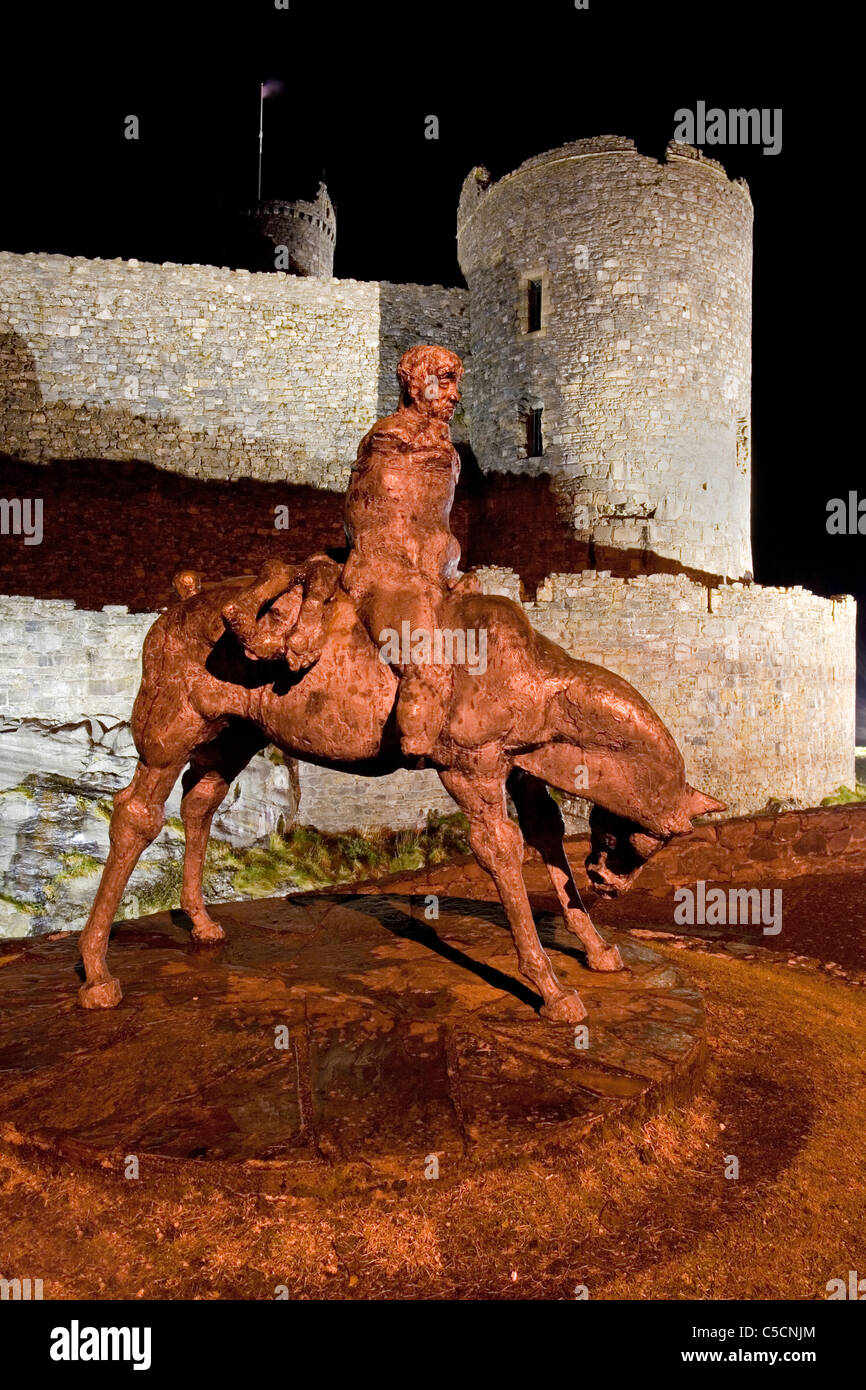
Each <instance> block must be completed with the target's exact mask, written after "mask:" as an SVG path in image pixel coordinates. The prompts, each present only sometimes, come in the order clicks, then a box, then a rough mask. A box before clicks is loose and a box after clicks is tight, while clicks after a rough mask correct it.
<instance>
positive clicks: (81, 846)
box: [0, 568, 855, 934]
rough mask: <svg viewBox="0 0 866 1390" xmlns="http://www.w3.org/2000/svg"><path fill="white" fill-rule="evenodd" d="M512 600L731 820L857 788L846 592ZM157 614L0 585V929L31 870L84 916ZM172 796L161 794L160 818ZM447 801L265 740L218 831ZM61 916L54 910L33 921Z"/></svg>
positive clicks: (671, 585)
mask: <svg viewBox="0 0 866 1390" xmlns="http://www.w3.org/2000/svg"><path fill="white" fill-rule="evenodd" d="M479 574H480V577H481V579H482V582H483V585H484V588H485V590H486V591H487V592H488V593H501V594H504V595H506V596H507V597H510V598H513V599H517V598H518V594H519V579H518V576H517V575H516V573H515V572H514V571H513V570H507V569H497V568H486V569H482V570H480V571H479ZM526 611H527V613H528V615H529V618H530V620H531V621H532V623H533V624H534V626H535V627H536V628H537V629H538V630H539V631H540V632H542V633H544V634H545V635H546V636H548V637H550V638H552V639H553V640H554V641H556V642H558V643H560V645H562V646H563V647H565V648H566V650H568V651H570V652H571V653H572V655H574V656H578V657H580V658H582V659H583V660H588V661H594V662H598V663H599V664H601V665H604V666H606V667H608V668H609V669H611V670H613V671H616V672H618V673H619V674H620V675H622V676H624V677H625V678H626V679H627V680H629V681H631V682H632V683H633V684H634V685H635V686H636V688H637V689H638V690H640V692H641V693H642V694H643V695H644V696H645V697H646V698H647V699H648V700H649V701H650V703H651V704H652V705H653V706H654V707H655V709H656V710H657V711H658V713H659V714H660V716H661V717H662V719H664V721H665V723H666V724H667V725H668V726H669V728H670V729H671V731H672V733H673V734H674V737H675V738H676V740H677V742H678V744H679V745H680V747H681V749H682V751H683V754H684V756H685V759H686V765H687V769H688V774H689V778H690V780H691V781H692V782H693V783H694V784H695V785H697V786H699V787H700V788H701V789H702V790H705V791H707V792H709V793H710V794H711V795H714V796H717V797H719V798H720V799H722V800H724V801H725V802H726V803H727V804H728V807H729V811H730V814H732V815H736V814H742V813H744V812H749V811H752V812H754V811H756V810H760V809H763V808H764V807H765V805H766V803H767V802H768V801H769V800H770V799H772V798H776V799H779V800H781V801H782V802H783V803H784V802H794V803H796V804H799V805H800V806H814V805H816V804H817V803H818V802H819V801H820V800H821V798H822V797H824V796H826V795H828V793H830V792H832V791H835V790H836V788H837V787H839V786H840V785H842V784H846V785H848V786H853V779H854V694H853V692H854V678H853V672H854V652H855V646H854V621H855V604H854V601H853V600H852V599H820V598H816V597H815V596H814V595H812V594H809V593H807V592H805V591H804V590H802V589H764V588H759V587H758V586H755V585H746V586H744V585H741V584H731V585H723V586H721V587H717V588H714V589H713V588H708V587H706V586H705V585H701V584H698V583H695V582H693V581H691V580H689V579H687V578H685V577H684V576H671V575H662V574H655V575H643V576H639V577H636V578H634V579H630V580H623V579H617V578H613V577H611V576H610V575H609V574H606V573H596V572H592V571H588V572H586V573H583V574H577V575H576V574H566V575H551V576H549V578H548V579H547V580H545V581H544V583H543V584H542V585H541V586H540V588H539V590H538V595H537V599H536V601H535V602H532V603H527V604H526ZM154 616H155V615H154V614H147V613H138V614H130V613H127V612H126V610H125V609H124V608H121V607H110V608H105V609H103V610H102V611H100V612H90V611H83V610H81V609H77V608H75V607H74V605H73V604H72V603H71V601H69V600H35V599H29V598H0V871H2V874H3V879H4V886H3V889H2V892H0V919H2V920H0V934H3V933H4V932H5V933H7V934H21V933H22V932H23V931H24V930H25V929H26V930H31V929H32V928H33V926H34V922H35V923H36V925H37V928H39V926H40V924H41V923H42V918H39V919H38V921H37V920H36V918H35V917H34V911H35V909H34V908H33V906H32V904H33V901H34V891H35V887H36V885H37V882H44V881H49V882H50V883H51V884H52V885H53V888H52V891H53V892H55V893H56V894H60V895H62V898H58V899H57V901H58V903H60V902H61V900H62V904H63V912H64V913H65V914H66V915H65V916H64V917H63V920H64V921H65V922H66V923H67V924H70V923H73V924H74V923H77V924H78V925H81V922H82V920H83V917H82V915H81V914H82V912H83V911H84V908H85V906H86V903H85V902H84V898H86V897H87V894H89V893H91V892H92V888H93V882H92V876H93V873H94V871H95V867H96V864H97V862H101V861H102V860H103V859H104V854H105V850H106V848H107V839H106V835H107V814H108V810H109V809H110V808H109V798H110V797H111V795H113V793H114V792H115V791H116V790H118V788H120V787H121V786H124V785H125V784H126V783H127V782H128V781H129V778H130V777H131V775H132V771H133V768H134V765H135V753H134V749H133V747H132V744H131V739H130V736H129V728H128V719H129V715H130V712H131V708H132V702H133V699H134V696H135V691H136V689H137V686H138V681H139V676H140V652H141V644H142V640H143V638H144V635H145V633H146V631H147V629H148V627H149V626H150V623H151V622H152V621H153V619H154ZM178 797H179V793H178V791H177V789H176V790H175V793H174V796H173V798H172V800H171V801H170V802H169V807H168V810H169V815H170V817H176V815H177V812H178V809H179V801H178ZM452 809H453V803H452V802H451V800H450V798H449V797H448V796H447V795H446V793H445V792H444V790H443V788H442V786H441V783H440V782H439V779H438V777H437V775H436V773H435V772H434V771H432V770H430V769H425V770H424V771H422V772H415V773H411V774H410V773H397V774H394V775H392V776H390V777H382V778H361V777H355V776H352V775H350V774H347V773H338V772H333V771H331V770H329V769H325V768H318V767H315V766H313V765H310V764H300V765H299V768H298V776H297V778H296V777H295V775H294V773H293V771H292V768H291V766H288V767H287V766H286V764H284V763H283V762H282V760H281V759H280V758H278V757H277V758H276V759H275V758H274V757H273V756H272V755H269V754H267V753H265V754H260V755H259V756H258V757H257V758H256V759H254V760H253V762H252V763H251V764H250V767H249V768H248V769H247V771H246V772H245V773H244V774H243V776H242V778H241V779H239V782H238V784H237V791H236V792H234V791H233V793H232V794H231V798H230V799H229V800H227V803H226V806H225V808H224V809H223V810H222V812H221V814H220V816H219V817H218V820H217V822H216V833H217V834H218V835H219V836H220V837H221V838H223V839H224V840H226V841H228V842H229V843H230V844H233V845H241V846H249V845H252V844H256V843H258V842H260V841H261V840H263V839H266V837H267V835H268V834H269V833H270V832H272V831H273V830H275V829H276V828H277V827H278V825H279V824H280V822H281V821H282V823H283V824H285V825H287V824H290V823H291V822H293V821H295V820H296V821H298V822H300V823H301V824H307V825H309V824H312V825H314V826H315V827H316V828H317V829H319V830H323V831H339V830H349V829H355V828H357V829H364V828H365V827H382V826H384V827H388V828H391V829H401V828H409V827H412V828H416V827H418V826H420V825H422V824H423V822H424V820H425V817H426V813H427V811H428V810H439V811H444V812H447V811H449V810H452ZM585 810H586V803H584V802H582V801H579V800H575V801H574V802H572V803H570V804H568V805H567V806H566V811H567V813H568V824H569V828H570V829H572V830H574V829H576V828H578V827H579V825H580V823H581V817H582V816H583V814H584V813H585ZM834 847H835V846H834ZM181 854H182V840H181V837H180V834H179V830H178V827H177V825H176V824H175V825H171V824H169V825H168V826H167V827H166V830H164V831H163V833H162V835H161V836H160V838H159V839H158V840H157V842H156V843H155V844H154V845H153V846H152V847H151V848H150V850H149V851H148V853H147V855H146V857H145V862H144V864H143V867H142V869H141V870H140V871H139V875H138V877H137V878H136V879H135V880H134V882H133V885H132V891H133V892H134V893H139V892H141V891H143V889H142V885H144V888H145V889H146V888H147V885H148V883H149V882H150V880H151V879H152V878H153V877H154V875H156V876H159V875H160V874H162V875H163V876H164V874H165V872H166V871H168V872H169V873H170V874H175V876H176V874H177V872H178V867H179V863H180V857H181ZM82 864H83V865H85V866H86V867H87V870H88V871H87V872H86V873H85V872H83V871H82V872H78V869H79V868H80V866H81V865H82ZM76 892H78V893H79V894H81V895H84V896H83V897H82V901H81V902H80V903H79V902H78V900H77V899H76V898H75V893H76ZM231 895H232V894H231V888H230V887H229V888H227V889H226V896H231ZM4 904H5V906H4ZM22 904H24V906H22ZM76 914H78V915H76ZM43 915H44V914H43ZM56 920H58V919H57V917H56V914H55V915H50V914H49V915H48V916H46V917H45V922H44V924H42V926H41V929H44V930H47V929H49V928H50V925H51V922H52V921H56Z"/></svg>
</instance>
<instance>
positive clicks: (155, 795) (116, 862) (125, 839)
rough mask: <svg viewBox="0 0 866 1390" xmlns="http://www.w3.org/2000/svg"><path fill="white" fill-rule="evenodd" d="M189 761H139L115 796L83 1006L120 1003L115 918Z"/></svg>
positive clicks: (85, 946) (85, 956)
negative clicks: (112, 957)
mask: <svg viewBox="0 0 866 1390" xmlns="http://www.w3.org/2000/svg"><path fill="white" fill-rule="evenodd" d="M185 762H186V756H184V757H183V759H182V760H181V761H175V762H172V763H169V764H167V765H166V766H164V767H150V766H148V765H147V764H146V763H145V762H143V761H141V762H139V764H138V767H137V768H136V769H135V773H134V774H133V778H132V781H131V782H130V784H129V786H128V787H124V789H123V791H120V792H118V793H117V795H116V796H115V798H114V810H113V812H112V815H111V824H110V826H109V831H108V834H109V840H110V845H111V847H110V849H109V852H108V858H107V860H106V861H105V868H104V869H103V871H102V878H101V879H100V881H99V888H98V889H97V891H96V898H95V899H94V903H93V907H92V908H91V910H90V916H89V917H88V919H87V922H86V923H85V926H84V931H83V932H82V934H81V959H82V961H83V962H84V970H85V977H86V978H85V983H84V984H83V985H82V986H81V989H80V990H79V991H78V1002H79V1004H80V1005H81V1006H82V1008H85V1009H113V1008H114V1007H115V1006H116V1005H117V1004H119V1003H120V1000H121V997H122V996H121V990H120V984H119V983H118V981H117V980H116V979H114V977H113V976H112V975H110V974H109V973H108V967H107V966H106V963H105V957H106V952H107V950H108V937H109V933H110V931H111V924H112V922H113V921H114V914H115V913H116V911H117V909H118V907H119V906H120V900H121V898H122V897H123V892H124V889H125V888H126V885H127V883H128V882H129V876H130V874H131V873H132V871H133V869H134V868H135V866H136V864H137V863H138V861H139V858H140V857H141V854H142V852H143V851H144V850H145V849H146V848H147V846H148V845H149V844H150V843H151V842H152V841H153V840H155V839H156V837H157V835H158V834H159V832H160V830H161V829H162V827H163V825H164V823H165V803H166V800H167V799H168V794H169V792H170V791H171V789H172V787H173V786H174V784H175V782H176V781H177V779H178V776H179V775H180V772H181V769H182V768H183V765H184V763H185Z"/></svg>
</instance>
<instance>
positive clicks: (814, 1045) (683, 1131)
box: [0, 950, 866, 1300]
mask: <svg viewBox="0 0 866 1390" xmlns="http://www.w3.org/2000/svg"><path fill="white" fill-rule="evenodd" d="M668 954H669V955H670V956H671V958H672V959H676V961H677V965H678V966H679V967H680V968H681V969H684V970H685V971H686V973H688V974H690V975H691V976H692V977H693V978H694V979H695V980H697V982H698V983H699V984H700V986H701V987H702V989H703V990H704V992H705V998H706V1001H707V1006H708V1018H709V1036H710V1047H711V1058H712V1061H711V1065H710V1069H709V1072H708V1075H707V1078H706V1081H705V1083H704V1085H703V1087H702V1090H701V1092H700V1094H699V1095H698V1096H697V1097H696V1098H695V1099H694V1100H693V1101H692V1102H691V1103H690V1104H689V1105H686V1106H682V1107H680V1108H678V1109H675V1110H672V1111H670V1112H668V1113H667V1114H666V1115H662V1116H659V1117H656V1118H654V1119H652V1120H650V1121H648V1122H647V1123H645V1124H644V1125H643V1126H642V1127H640V1128H631V1129H629V1128H623V1129H621V1130H619V1131H615V1132H613V1133H609V1134H608V1135H607V1137H605V1138H604V1139H602V1140H598V1141H596V1142H595V1143H593V1144H587V1145H586V1146H585V1147H584V1148H582V1149H581V1150H580V1151H579V1152H576V1153H575V1154H574V1156H573V1161H572V1162H570V1163H567V1164H560V1165H559V1166H554V1165H543V1164H541V1163H539V1162H538V1161H522V1160H521V1158H520V1156H519V1145H518V1143H517V1142H515V1146H514V1152H513V1153H511V1154H509V1155H508V1161H507V1163H506V1164H505V1166H503V1168H502V1169H501V1170H498V1171H495V1172H486V1173H478V1174H474V1175H469V1176H467V1177H464V1178H463V1179H462V1180H459V1181H454V1180H453V1179H452V1180H449V1177H448V1174H447V1172H443V1173H442V1176H441V1178H440V1180H439V1181H431V1182H425V1181H423V1179H421V1178H420V1173H421V1171H422V1167H423V1141H422V1145H421V1148H420V1149H419V1163H418V1169H417V1172H411V1173H407V1174H406V1179H407V1181H406V1182H404V1183H402V1184H401V1186H402V1190H399V1191H397V1190H394V1189H393V1188H389V1189H387V1190H385V1189H379V1190H377V1191H375V1192H374V1193H373V1194H372V1195H369V1196H366V1197H364V1196H362V1197H358V1196H351V1195H345V1194H342V1193H341V1191H340V1190H339V1189H338V1188H335V1190H334V1192H333V1193H332V1195H331V1196H330V1198H329V1199H328V1200H323V1199H321V1198H313V1197H295V1196H286V1197H282V1198H273V1197H272V1198H269V1199H266V1198H263V1197H256V1196H249V1197H246V1196H237V1195H234V1194H232V1193H231V1192H227V1191H224V1190H220V1191H217V1192H214V1191H209V1190H205V1189H204V1188H203V1187H202V1186H201V1185H199V1184H197V1183H195V1182H186V1183H185V1184H183V1183H181V1184H180V1185H179V1186H178V1188H176V1189H173V1190H172V1191H171V1192H162V1191H160V1190H157V1189H155V1188H154V1187H152V1186H148V1188H147V1189H145V1187H144V1185H142V1187H141V1188H140V1189H139V1188H138V1187H137V1186H136V1184H133V1183H124V1182H123V1181H122V1180H121V1179H119V1178H114V1179H112V1178H110V1177H106V1176H104V1175H99V1174H97V1173H91V1172H87V1171H84V1170H82V1171H76V1170H75V1169H74V1168H70V1167H69V1166H68V1165H64V1167H63V1168H62V1170H60V1171H58V1172H53V1173H52V1174H51V1175H50V1177H47V1176H46V1174H45V1173H43V1172H41V1171H39V1170H38V1169H37V1168H36V1167H34V1166H33V1165H32V1163H28V1162H26V1161H24V1159H23V1157H22V1156H21V1155H20V1154H19V1153H18V1152H16V1150H15V1148H14V1147H12V1146H9V1145H7V1146H6V1148H5V1149H2V1150H0V1198H2V1202H3V1209H4V1216H5V1233H4V1251H3V1259H4V1265H5V1268H4V1271H3V1272H4V1273H5V1274H7V1275H8V1274H9V1272H10V1271H17V1270H27V1271H33V1272H34V1273H35V1272H39V1273H40V1274H41V1273H43V1272H44V1275H45V1278H46V1284H45V1296H46V1297H51V1298H56V1297H61V1298H74V1297H81V1298H92V1297H132V1298H134V1297H142V1298H144V1297H155V1298H172V1297H174V1298H177V1297H184V1298H190V1297H202V1298H208V1299H218V1298H233V1297H241V1298H264V1299H270V1298H273V1297H274V1296H275V1290H276V1289H277V1288H278V1287H279V1286H284V1287H285V1288H286V1289H287V1291H288V1294H289V1297H291V1298H339V1299H347V1298H348V1299H352V1298H362V1299H366V1298H394V1299H406V1298H410V1299H411V1298H420V1299H451V1298H460V1299H481V1298H492V1299H510V1298H517V1299H523V1298H535V1299H572V1298H573V1297H574V1290H575V1288H576V1287H577V1286H578V1285H585V1286H586V1287H587V1289H588V1290H589V1296H590V1298H592V1299H622V1298H639V1299H684V1298H698V1299H739V1298H743V1299H755V1298H782V1299H805V1300H809V1299H823V1298H826V1297H827V1291H826V1285H827V1281H828V1280H830V1279H833V1278H840V1277H841V1278H846V1277H847V1271H848V1270H849V1269H856V1270H861V1271H862V1270H863V1269H866V1235H864V1231H863V1222H862V1203H863V1189H864V1156H863V1151H862V1143H861V1140H860V1136H861V1135H862V1134H863V1132H864V1128H866V1085H864V1082H866V1063H864V1058H866V993H864V991H862V990H857V989H855V988H854V987H852V986H849V985H844V984H840V983H837V982H834V981H831V980H828V979H827V978H826V977H825V976H821V975H818V974H815V975H812V974H806V973H802V972H795V971H791V970H787V969H785V968H784V967H782V966H771V965H760V964H756V963H754V962H742V961H736V960H733V959H731V958H729V957H725V958H724V959H722V958H720V957H717V956H713V955H706V954H698V953H691V952H690V953H689V954H688V956H687V957H684V955H683V953H682V952H681V951H674V950H671V951H669V952H668ZM515 1140H516V1141H517V1140H519V1135H516V1136H515ZM731 1154H733V1155H736V1156H737V1157H738V1158H739V1161H740V1176H739V1179H738V1180H736V1181H734V1180H728V1179H726V1178H725V1176H724V1172H725V1166H726V1165H725V1160H726V1156H728V1155H731Z"/></svg>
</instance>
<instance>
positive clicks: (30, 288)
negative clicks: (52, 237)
mask: <svg viewBox="0 0 866 1390" xmlns="http://www.w3.org/2000/svg"><path fill="white" fill-rule="evenodd" d="M467 300H468V296H467V292H466V291H465V290H459V289H443V288H442V287H441V286H435V285H434V286H424V285H390V284H387V283H382V284H379V283H362V282H360V281H356V280H322V279H312V278H302V277H296V276H290V275H278V274H265V273H262V274H254V273H250V272H248V271H244V270H227V269H220V268H217V267H215V266H200V265H188V266H182V265H172V264H165V265H141V264H139V263H138V262H136V261H121V260H114V261H103V260H87V259H85V258H83V257H68V256H53V255H41V254H38V255H37V254H28V255H15V254H11V253H9V252H3V253H0V453H7V454H10V455H13V456H16V457H18V458H20V459H22V460H24V461H25V462H37V463H44V462H49V461H51V460H53V459H74V458H91V459H92V458H101V459H124V460H130V459H141V460H145V461H148V462H151V463H153V464H155V465H157V466H158V467H160V468H165V469H170V470H173V471H175V472H179V473H186V474H191V475H194V476H198V477H201V478H240V477H249V478H260V479H268V480H285V481H288V482H296V483H309V484H311V485H313V486H316V487H322V488H329V489H334V490H337V491H342V490H343V489H344V488H345V486H346V482H347V479H348V473H349V468H350V467H351V463H352V461H353V459H354V457H355V454H356V452H357V447H358V441H359V440H360V438H361V436H362V435H363V434H364V433H365V432H366V431H367V430H368V429H369V428H370V426H371V425H372V424H373V423H374V421H375V420H376V419H377V417H378V416H381V415H382V414H385V413H386V412H388V411H390V410H393V409H395V408H396V405H397V383H396V379H395V376H394V368H395V367H396V364H397V360H398V358H399V356H400V354H401V353H402V352H403V351H405V349H406V348H408V347H411V346H412V345H413V344H415V343H419V342H441V343H443V344H444V345H445V346H447V347H451V348H453V349H454V350H455V351H456V352H458V353H460V355H461V356H466V355H468V347H469V341H468V316H467ZM454 436H455V439H457V440H458V441H459V440H460V439H461V438H465V436H466V420H465V418H464V416H463V414H462V413H461V414H460V415H459V417H458V419H457V420H456V421H455V429H454Z"/></svg>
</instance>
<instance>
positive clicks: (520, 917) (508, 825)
mask: <svg viewBox="0 0 866 1390" xmlns="http://www.w3.org/2000/svg"><path fill="white" fill-rule="evenodd" d="M439 776H440V778H441V779H442V784H443V786H444V787H445V789H446V791H448V792H450V793H451V795H452V796H453V797H454V799H455V801H456V802H457V803H458V805H459V806H460V808H461V809H462V810H463V811H464V812H465V813H466V815H467V816H468V817H469V843H470V845H471V846H472V851H473V853H474V855H475V857H476V859H477V860H478V862H479V864H480V865H481V866H482V868H485V869H487V871H488V873H489V874H491V875H492V878H493V881H494V883H495V884H496V889H497V892H498V893H499V897H500V899H501V902H502V906H503V907H504V908H505V913H506V916H507V917H508V923H509V926H510V927H511V934H512V936H513V937H514V944H515V946H516V948H517V960H518V964H519V966H520V973H521V974H522V975H523V976H524V978H525V979H527V980H529V981H530V983H531V984H533V985H534V986H535V988H536V989H537V990H538V991H539V993H540V994H541V997H542V999H543V1001H544V1002H543V1004H542V1008H541V1013H542V1014H543V1015H544V1017H545V1018H549V1019H553V1020H554V1021H555V1022H557V1023H560V1022H562V1023H579V1022H580V1020H581V1019H582V1018H585V1017H586V1009H585V1008H584V1007H583V1004H582V1003H581V1000H580V996H579V995H578V994H577V992H576V991H575V990H573V989H568V990H567V989H564V988H563V986H562V985H561V984H560V982H559V980H558V979H557V978H556V974H555V972H554V969H553V966H552V965H551V963H550V960H549V958H548V956H547V954H546V952H545V951H544V949H543V947H542V945H541V942H540V941H539V940H538V933H537V931H536V930H535V922H534V921H533V918H532V909H531V908H530V906H529V898H528V897H527V895H526V887H525V885H524V882H523V867H522V865H523V836H522V835H521V833H520V831H519V829H518V828H517V826H516V825H515V824H514V823H513V822H512V821H510V820H509V819H508V813H507V810H506V806H505V778H504V775H503V774H501V773H499V774H497V775H486V776H484V775H479V776H475V775H472V774H469V773H464V772H457V771H453V770H448V771H445V770H443V771H440V773H439Z"/></svg>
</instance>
